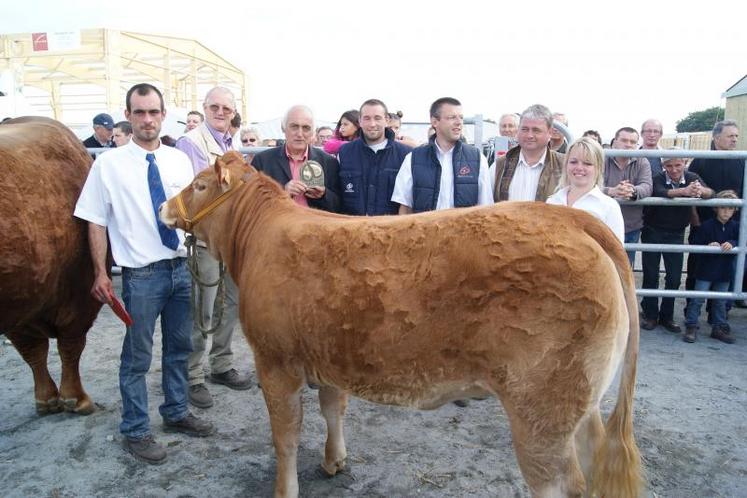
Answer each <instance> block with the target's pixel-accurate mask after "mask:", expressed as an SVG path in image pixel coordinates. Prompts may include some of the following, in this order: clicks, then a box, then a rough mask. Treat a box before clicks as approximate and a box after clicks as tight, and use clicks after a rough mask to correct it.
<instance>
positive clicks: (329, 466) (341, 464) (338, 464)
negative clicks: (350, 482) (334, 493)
mask: <svg viewBox="0 0 747 498" xmlns="http://www.w3.org/2000/svg"><path fill="white" fill-rule="evenodd" d="M344 468H345V458H341V459H340V460H336V461H334V462H329V463H328V462H322V469H323V470H324V472H326V474H327V475H328V476H330V477H332V476H334V475H335V474H337V473H338V472H339V471H341V470H343V469H344Z"/></svg>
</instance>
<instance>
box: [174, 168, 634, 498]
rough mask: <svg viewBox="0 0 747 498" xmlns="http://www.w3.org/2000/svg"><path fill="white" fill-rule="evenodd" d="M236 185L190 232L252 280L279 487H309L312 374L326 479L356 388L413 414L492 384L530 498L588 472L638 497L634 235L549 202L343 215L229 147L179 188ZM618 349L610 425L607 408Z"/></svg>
mask: <svg viewBox="0 0 747 498" xmlns="http://www.w3.org/2000/svg"><path fill="white" fill-rule="evenodd" d="M216 173H217V174H216ZM242 176H243V177H244V180H245V183H242V182H241V181H240V180H239V178H240V177H242ZM227 189H238V190H237V193H236V194H235V195H234V196H232V197H231V198H230V199H229V200H228V201H227V202H226V203H225V204H223V205H222V206H220V207H219V208H217V209H216V210H215V211H214V212H213V213H211V214H209V215H208V216H207V217H206V218H205V219H204V220H203V221H201V222H200V223H199V224H198V225H197V226H196V227H195V228H194V232H195V234H196V235H197V236H198V238H200V239H202V240H205V241H206V242H207V243H208V246H209V248H210V249H211V251H213V252H214V254H215V255H216V256H218V257H220V258H222V259H223V260H224V261H225V262H226V263H227V265H228V267H229V270H230V271H231V274H232V275H233V277H234V280H235V281H236V282H237V283H238V285H239V288H240V299H241V305H240V313H241V322H242V325H243V328H244V332H245V334H246V336H247V339H248V340H249V343H250V344H251V346H252V349H253V351H254V355H255V363H256V367H257V374H258V376H259V379H260V381H261V383H262V389H263V393H264V396H265V401H266V403H267V407H268V411H269V415H270V422H271V427H272V435H273V442H274V445H275V450H276V453H277V457H278V470H277V472H278V476H277V480H276V488H275V494H276V495H277V496H295V495H296V494H297V493H298V482H297V477H296V450H297V446H298V439H299V430H300V425H301V416H302V407H301V398H300V392H301V389H302V386H303V385H304V384H305V383H306V382H307V381H311V382H315V383H319V384H321V386H322V387H321V389H320V392H319V396H320V404H321V407H322V413H323V415H324V417H325V419H326V420H327V427H328V438H327V443H326V448H325V457H324V461H323V463H322V466H323V467H324V469H325V470H327V472H329V473H330V474H334V473H335V472H336V471H337V470H339V469H340V468H342V466H343V465H344V460H345V456H346V450H345V444H344V439H343V435H342V417H343V415H344V411H345V406H346V396H347V393H348V392H350V393H352V394H354V395H356V396H360V397H362V398H365V399H368V400H372V401H377V402H381V403H390V404H397V405H404V406H413V407H418V408H434V407H437V406H439V405H441V404H443V403H446V402H448V401H450V400H454V399H458V398H464V397H469V396H474V395H482V394H485V393H489V394H493V395H496V396H497V397H498V398H500V400H501V402H502V403H503V405H504V407H505V409H506V412H507V414H508V416H509V419H510V421H511V429H512V433H513V439H514V444H515V448H516V454H517V459H518V462H519V465H520V467H521V470H522V473H523V475H524V476H525V478H526V480H527V483H528V484H529V486H530V488H531V489H532V492H533V494H535V495H536V496H580V495H581V494H582V493H583V492H584V491H585V489H586V483H587V482H588V481H591V484H590V486H591V488H592V490H593V493H594V494H597V495H600V496H636V495H637V494H638V492H639V489H640V459H639V455H638V450H637V448H636V445H635V441H634V439H633V435H632V413H631V412H632V397H633V389H634V384H635V363H636V358H637V351H638V321H637V315H636V313H635V309H636V305H635V291H634V287H633V279H632V273H631V272H630V267H629V265H628V263H627V258H626V256H625V253H624V251H623V249H622V246H621V245H620V244H619V242H618V241H617V239H616V238H615V236H614V235H613V234H612V232H611V231H609V229H607V227H605V226H604V225H603V224H601V223H600V222H599V221H598V220H596V219H595V218H594V217H592V216H590V215H588V214H587V213H585V212H583V211H579V210H572V209H568V208H563V207H557V206H547V205H544V204H541V203H501V204H499V205H495V206H491V207H486V208H471V209H464V210H448V211H441V212H431V213H425V214H421V215H415V216H407V217H375V218H353V217H345V216H338V215H334V214H329V213H323V212H320V211H314V210H308V209H303V208H299V207H297V206H296V205H295V204H294V203H293V202H292V201H290V199H289V198H288V196H287V195H285V194H284V193H283V192H282V190H281V189H280V188H279V187H278V186H277V185H276V184H275V183H274V182H273V181H272V180H270V179H269V178H267V177H265V176H264V175H262V174H257V173H256V172H254V170H253V168H249V169H246V167H245V166H244V165H243V162H242V161H241V158H240V156H238V155H233V154H229V155H226V156H224V159H223V160H220V161H218V162H217V163H216V166H215V172H212V171H208V172H204V173H202V174H201V175H199V176H198V177H197V178H196V179H195V180H194V182H193V183H192V185H191V186H190V187H188V188H187V189H185V191H184V192H183V193H182V194H181V195H182V199H183V200H184V202H185V205H186V207H187V209H188V211H189V214H194V213H196V212H197V211H199V210H200V209H202V208H203V207H204V206H205V205H207V203H208V202H209V201H210V200H211V199H213V198H215V197H216V196H217V195H218V194H219V193H220V192H221V191H225V190H227ZM176 213H177V211H176V209H175V202H174V201H173V200H172V201H170V202H169V203H167V204H165V205H164V208H162V219H163V220H164V221H165V222H166V223H170V224H172V225H174V224H175V225H176V226H180V227H183V226H184V225H183V221H182V220H180V219H179V217H178V215H177V214H176ZM623 356H624V357H625V368H624V371H623V375H622V384H621V389H620V395H619V398H618V403H617V407H616V409H615V410H614V412H613V414H612V416H611V417H610V421H609V422H608V425H607V431H606V434H607V435H606V436H605V428H604V427H603V425H602V422H601V417H600V412H599V402H600V399H601V397H602V395H603V393H604V392H605V390H606V389H607V387H608V386H609V384H610V382H611V380H612V377H613V374H614V371H615V370H616V368H617V366H618V365H619V363H620V360H621V359H622V358H623ZM592 476H593V477H592ZM587 492H589V491H587Z"/></svg>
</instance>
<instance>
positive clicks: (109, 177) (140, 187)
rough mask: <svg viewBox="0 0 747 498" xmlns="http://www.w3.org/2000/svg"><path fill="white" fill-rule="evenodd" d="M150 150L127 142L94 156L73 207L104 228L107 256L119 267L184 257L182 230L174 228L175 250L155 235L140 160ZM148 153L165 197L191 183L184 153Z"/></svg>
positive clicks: (78, 214) (144, 168)
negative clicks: (176, 246) (153, 162)
mask: <svg viewBox="0 0 747 498" xmlns="http://www.w3.org/2000/svg"><path fill="white" fill-rule="evenodd" d="M150 152H151V151H147V150H145V149H143V148H142V147H140V146H139V145H137V144H136V143H135V142H134V141H133V140H130V142H129V143H128V144H127V145H125V146H123V147H117V148H116V149H112V150H111V151H109V152H107V153H106V154H101V155H99V156H98V157H97V158H96V161H95V162H94V163H93V166H91V171H90V172H89V173H88V178H87V179H86V183H85V185H84V186H83V191H82V192H81V193H80V197H79V198H78V202H77V204H76V206H75V213H74V214H75V216H76V217H78V218H81V219H83V220H86V221H88V222H91V223H95V224H96V225H100V226H104V227H107V230H108V232H109V240H110V243H111V248H112V255H113V256H114V261H115V262H116V264H117V265H119V266H124V267H128V268H141V267H143V266H147V265H149V264H151V263H154V262H156V261H160V260H162V259H173V258H175V257H179V256H181V257H184V256H186V255H187V253H186V250H185V248H184V245H183V244H184V232H182V231H181V230H177V231H176V232H177V235H178V237H179V247H178V248H177V250H176V251H174V250H172V249H169V248H168V247H166V246H165V245H163V242H161V236H160V235H159V234H158V226H157V225H156V215H155V213H154V211H153V204H152V202H151V198H150V189H149V187H148V161H147V160H146V159H145V155H146V154H148V153H150ZM152 152H153V154H155V156H156V164H158V171H159V174H160V175H161V183H163V190H164V193H165V194H166V198H167V199H169V198H171V197H173V196H175V195H176V194H178V193H179V192H180V191H181V190H182V189H183V188H185V187H186V186H188V185H189V184H190V183H191V182H192V179H193V178H194V173H193V172H192V164H191V163H190V161H189V158H188V157H187V155H186V154H184V153H183V152H181V151H179V150H176V149H175V148H173V147H166V146H164V145H161V146H160V147H159V148H158V149H156V150H155V151H152Z"/></svg>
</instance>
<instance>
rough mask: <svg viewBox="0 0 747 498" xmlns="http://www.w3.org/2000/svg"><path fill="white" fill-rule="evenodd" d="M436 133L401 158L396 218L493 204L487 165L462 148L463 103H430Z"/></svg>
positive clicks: (394, 198)
mask: <svg viewBox="0 0 747 498" xmlns="http://www.w3.org/2000/svg"><path fill="white" fill-rule="evenodd" d="M430 115H431V126H432V127H433V129H434V130H435V131H436V134H435V135H434V136H433V137H432V138H431V139H430V140H429V141H428V143H427V144H425V145H421V146H419V147H416V148H415V149H413V151H412V152H410V153H409V154H407V155H406V156H405V159H404V161H403V162H402V167H401V168H400V169H399V173H397V179H396V181H395V184H394V193H393V194H392V202H396V203H397V204H399V205H400V206H399V214H408V213H419V212H423V211H433V210H439V209H449V208H453V207H468V206H477V205H480V206H482V205H486V204H492V203H493V191H492V183H491V181H490V172H489V170H488V161H487V159H485V156H483V155H482V153H481V152H480V150H479V149H478V148H477V147H474V146H472V145H469V144H466V143H462V141H461V138H462V132H463V127H464V115H463V114H462V104H461V103H460V102H459V101H458V100H457V99H454V98H451V97H443V98H440V99H438V100H436V101H435V102H433V104H431V109H430Z"/></svg>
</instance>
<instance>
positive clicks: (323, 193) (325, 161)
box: [252, 105, 340, 213]
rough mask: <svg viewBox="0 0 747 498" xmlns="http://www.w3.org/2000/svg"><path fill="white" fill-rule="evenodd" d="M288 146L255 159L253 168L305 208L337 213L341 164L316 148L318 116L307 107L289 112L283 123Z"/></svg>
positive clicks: (259, 155)
mask: <svg viewBox="0 0 747 498" xmlns="http://www.w3.org/2000/svg"><path fill="white" fill-rule="evenodd" d="M281 125H282V128H283V133H285V144H284V145H280V146H278V147H274V148H272V149H269V150H265V151H262V152H260V153H259V154H257V155H256V156H254V159H253V160H252V166H254V167H255V168H257V170H258V171H262V172H263V173H265V174H266V175H268V176H270V177H272V178H273V179H274V180H275V181H276V182H278V183H279V184H280V185H282V186H283V189H284V190H285V191H286V192H287V193H288V195H290V196H291V199H293V201H294V202H296V203H297V204H299V205H301V206H306V207H312V208H316V209H322V210H324V211H330V212H333V213H336V212H338V211H339V208H340V177H339V169H340V164H339V163H338V162H337V159H335V158H334V157H333V156H330V155H329V154H327V153H326V152H324V151H321V150H319V149H316V148H314V147H312V146H311V145H312V144H313V143H314V130H315V128H314V114H313V113H312V112H311V109H309V108H308V107H306V106H303V105H295V106H293V107H291V108H290V109H288V112H286V113H285V116H283V120H282V123H281Z"/></svg>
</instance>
